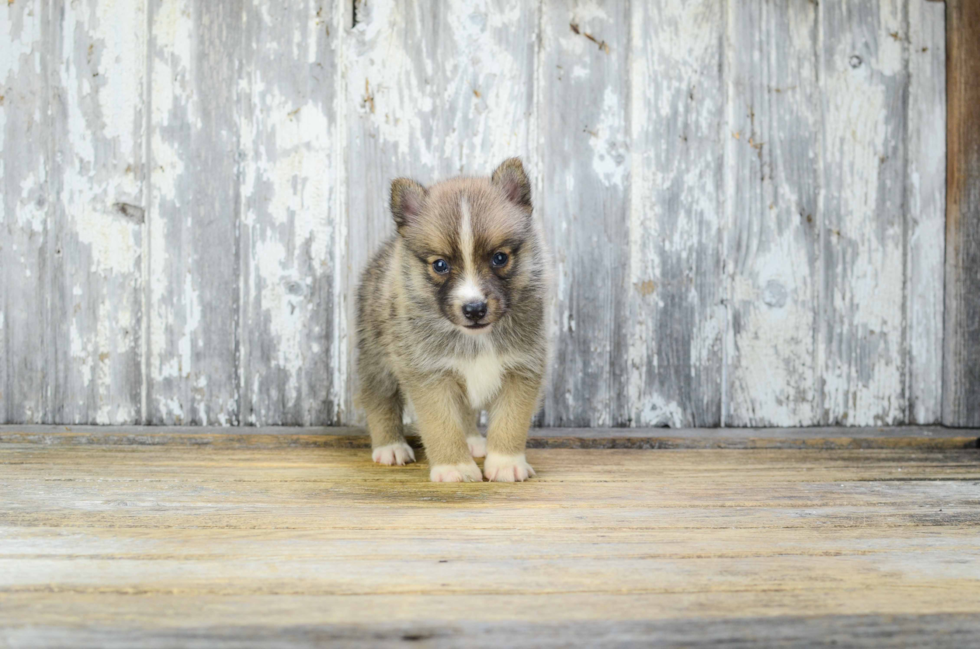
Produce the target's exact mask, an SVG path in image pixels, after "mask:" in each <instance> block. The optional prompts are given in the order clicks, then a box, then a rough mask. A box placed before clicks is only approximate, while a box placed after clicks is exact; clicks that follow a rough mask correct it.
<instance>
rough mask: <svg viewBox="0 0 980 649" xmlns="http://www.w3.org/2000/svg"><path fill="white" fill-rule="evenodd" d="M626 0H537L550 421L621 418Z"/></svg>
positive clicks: (608, 422)
mask: <svg viewBox="0 0 980 649" xmlns="http://www.w3.org/2000/svg"><path fill="white" fill-rule="evenodd" d="M629 24H630V16H629V6H628V5H627V3H624V2H589V1H583V2H578V1H575V0H567V1H566V0H545V2H544V3H543V7H542V11H541V59H540V61H539V63H538V65H539V83H540V87H539V90H538V105H537V106H536V110H537V111H538V116H537V122H538V124H539V130H538V143H537V145H538V147H539V156H540V158H539V159H540V166H541V185H540V187H541V191H540V192H539V198H538V203H537V205H538V209H539V210H540V211H541V213H542V214H543V216H544V220H545V224H546V225H545V231H546V233H547V236H548V239H549V242H550V244H551V245H552V247H553V250H554V258H555V264H556V268H555V279H556V282H555V303H554V306H553V318H554V325H553V330H554V331H556V332H557V336H556V338H555V340H554V362H553V371H552V377H551V384H550V385H549V388H548V390H547V391H546V393H545V394H546V396H545V399H544V422H545V424H546V425H549V426H622V425H626V424H627V423H628V422H629V405H628V398H627V397H628V394H627V370H626V368H627V358H626V355H627V350H628V339H627V335H626V328H625V326H624V323H625V322H626V317H627V293H626V279H627V275H628V268H627V264H626V263H625V262H626V260H627V258H628V257H627V255H628V253H629V248H628V244H627V242H628V238H629V221H628V214H627V187H628V184H629V178H630V175H629V163H630V159H629V135H630V133H629V123H628V119H627V117H628V101H629V76H628V69H627V61H628V57H629V47H630V30H629Z"/></svg>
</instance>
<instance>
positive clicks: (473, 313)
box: [463, 302, 487, 322]
mask: <svg viewBox="0 0 980 649" xmlns="http://www.w3.org/2000/svg"><path fill="white" fill-rule="evenodd" d="M486 314H487V303H486V302H470V303H469V304H464V305H463V315H465V316H466V317H467V319H469V320H472V321H473V322H476V321H477V320H479V319H480V318H482V317H483V316H485V315H486Z"/></svg>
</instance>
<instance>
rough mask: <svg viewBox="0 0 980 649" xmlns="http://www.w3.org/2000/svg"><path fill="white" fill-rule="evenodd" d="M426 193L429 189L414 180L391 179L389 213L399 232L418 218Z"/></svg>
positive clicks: (427, 193)
mask: <svg viewBox="0 0 980 649" xmlns="http://www.w3.org/2000/svg"><path fill="white" fill-rule="evenodd" d="M428 195H429V190H427V189H426V188H425V187H423V186H422V185H420V184H418V183H417V182H415V181H414V180H409V179H408V178H396V179H395V180H393V181H392V183H391V215H392V216H393V217H394V219H395V225H396V226H398V231H399V232H401V231H402V229H403V228H406V227H408V226H410V225H411V224H412V223H414V222H415V221H416V220H417V219H418V217H419V214H421V213H422V206H423V205H425V198H426V196H428Z"/></svg>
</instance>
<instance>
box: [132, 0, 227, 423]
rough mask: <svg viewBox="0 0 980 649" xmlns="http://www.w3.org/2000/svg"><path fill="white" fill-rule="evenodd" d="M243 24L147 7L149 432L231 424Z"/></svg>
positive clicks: (222, 1)
mask: <svg viewBox="0 0 980 649" xmlns="http://www.w3.org/2000/svg"><path fill="white" fill-rule="evenodd" d="M242 18H243V16H242V5H241V3H239V2H235V1H234V0H217V1H213V2H212V1H209V2H196V1H194V0H152V2H151V5H150V16H149V21H150V30H151V34H150V43H149V48H150V61H149V66H148V67H149V70H148V74H149V86H150V87H149V95H150V98H149V100H150V114H149V124H148V137H149V139H150V141H149V156H150V159H149V164H150V174H149V186H150V189H149V192H150V193H149V209H148V213H147V237H148V245H147V246H146V250H145V251H144V254H145V255H146V256H147V260H146V263H145V264H144V272H145V273H146V275H145V277H146V280H147V281H146V287H147V288H146V291H147V293H146V300H147V303H148V310H147V313H146V318H147V321H148V324H147V331H146V341H145V345H144V349H145V351H144V362H145V363H146V369H145V373H144V377H143V381H144V390H145V397H144V398H145V401H146V409H145V413H144V421H145V422H146V423H150V424H171V425H172V424H191V423H194V424H209V423H212V424H213V423H220V424H236V423H238V422H239V416H240V410H239V407H240V401H239V391H240V390H239V381H238V355H239V338H238V336H239V300H240V288H239V264H240V261H241V257H240V254H239V248H240V240H239V234H240V233H239V230H240V217H241V206H240V197H241V188H240V183H239V172H240V166H239V150H240V143H239V138H240V118H241V110H240V105H241V100H240V97H239V83H238V79H239V71H240V65H241V61H242V45H243V37H242V28H243V27H242V25H243V20H242Z"/></svg>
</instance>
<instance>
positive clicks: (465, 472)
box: [429, 461, 483, 482]
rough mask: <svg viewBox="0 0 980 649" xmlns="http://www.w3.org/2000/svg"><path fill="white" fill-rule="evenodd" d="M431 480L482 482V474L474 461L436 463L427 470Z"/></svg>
mask: <svg viewBox="0 0 980 649" xmlns="http://www.w3.org/2000/svg"><path fill="white" fill-rule="evenodd" d="M429 479H430V480H432V482H483V475H482V474H481V473H480V467H478V466H477V465H476V462H472V461H471V462H469V463H468V464H467V463H464V464H436V465H435V466H433V467H432V470H431V471H429Z"/></svg>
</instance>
